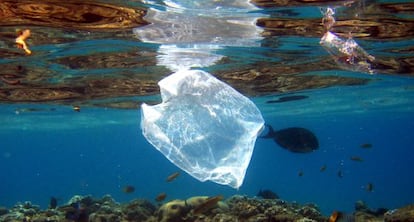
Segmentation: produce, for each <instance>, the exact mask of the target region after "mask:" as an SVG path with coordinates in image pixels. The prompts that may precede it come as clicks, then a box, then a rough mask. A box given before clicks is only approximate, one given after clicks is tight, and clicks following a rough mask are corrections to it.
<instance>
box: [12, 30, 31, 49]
mask: <svg viewBox="0 0 414 222" xmlns="http://www.w3.org/2000/svg"><path fill="white" fill-rule="evenodd" d="M17 34H18V37H17V38H16V40H15V42H16V45H17V48H20V49H23V50H24V51H25V52H26V54H28V55H30V54H32V51H30V49H29V47H28V46H27V44H26V42H25V40H26V39H27V38H29V36H30V35H31V32H30V29H25V30H23V31H20V32H18V33H17Z"/></svg>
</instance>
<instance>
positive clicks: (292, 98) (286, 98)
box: [266, 95, 309, 103]
mask: <svg viewBox="0 0 414 222" xmlns="http://www.w3.org/2000/svg"><path fill="white" fill-rule="evenodd" d="M306 98H309V97H308V96H303V95H293V96H283V97H279V98H278V99H277V100H269V101H266V103H283V102H289V101H295V100H301V99H306Z"/></svg>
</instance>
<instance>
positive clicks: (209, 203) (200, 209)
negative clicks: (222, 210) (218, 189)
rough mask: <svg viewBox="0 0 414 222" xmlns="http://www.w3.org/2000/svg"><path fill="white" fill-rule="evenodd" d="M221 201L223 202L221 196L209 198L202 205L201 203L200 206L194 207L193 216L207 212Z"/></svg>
mask: <svg viewBox="0 0 414 222" xmlns="http://www.w3.org/2000/svg"><path fill="white" fill-rule="evenodd" d="M221 200H223V196H222V195H218V196H214V197H209V198H207V199H206V200H205V201H204V202H203V203H201V204H200V205H198V206H196V207H195V208H194V209H193V214H194V215H200V214H203V213H205V212H207V211H208V210H210V209H211V208H213V207H214V206H216V205H217V203H218V202H219V201H221Z"/></svg>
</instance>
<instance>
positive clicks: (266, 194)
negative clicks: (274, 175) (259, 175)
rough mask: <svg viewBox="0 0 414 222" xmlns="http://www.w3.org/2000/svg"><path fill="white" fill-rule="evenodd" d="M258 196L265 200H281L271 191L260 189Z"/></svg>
mask: <svg viewBox="0 0 414 222" xmlns="http://www.w3.org/2000/svg"><path fill="white" fill-rule="evenodd" d="M256 196H258V197H262V198H263V199H279V196H278V195H277V194H276V193H275V192H273V191H271V190H262V189H260V190H259V192H258V193H257V195H256Z"/></svg>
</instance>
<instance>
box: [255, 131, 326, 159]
mask: <svg viewBox="0 0 414 222" xmlns="http://www.w3.org/2000/svg"><path fill="white" fill-rule="evenodd" d="M266 126H267V127H268V128H269V129H268V133H267V135H265V136H261V138H272V139H273V140H274V141H275V142H276V143H277V144H279V145H280V146H281V147H283V148H285V149H287V150H289V151H291V152H294V153H309V152H312V151H314V150H316V149H318V148H319V142H318V139H317V138H316V136H315V134H313V133H312V132H311V131H309V130H307V129H305V128H301V127H291V128H286V129H282V130H279V131H274V129H273V127H272V126H271V125H268V124H266Z"/></svg>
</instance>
